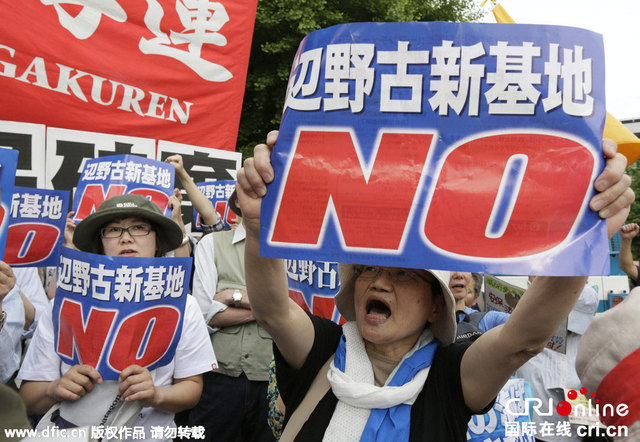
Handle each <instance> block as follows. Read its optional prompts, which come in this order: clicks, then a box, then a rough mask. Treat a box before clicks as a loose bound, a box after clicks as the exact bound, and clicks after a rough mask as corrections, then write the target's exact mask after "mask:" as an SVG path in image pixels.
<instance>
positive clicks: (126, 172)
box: [72, 155, 175, 223]
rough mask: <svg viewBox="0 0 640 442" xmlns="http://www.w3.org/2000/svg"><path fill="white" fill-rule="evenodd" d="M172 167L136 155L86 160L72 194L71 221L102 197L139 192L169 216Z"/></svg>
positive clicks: (89, 211) (97, 204) (91, 209)
mask: <svg viewBox="0 0 640 442" xmlns="http://www.w3.org/2000/svg"><path fill="white" fill-rule="evenodd" d="M174 181H175V168H174V167H173V165H171V164H167V163H165V162H162V161H157V160H151V159H148V158H145V157H140V156H137V155H112V156H107V157H102V158H96V159H93V160H88V161H87V162H86V163H85V165H84V168H83V169H82V174H81V175H80V181H79V182H78V188H77V189H76V193H75V195H74V197H73V207H72V209H73V211H74V212H75V214H74V216H73V220H74V221H75V222H76V223H79V222H80V221H82V220H83V219H85V218H86V217H87V216H89V215H91V214H92V213H93V212H95V211H96V209H97V208H98V207H100V204H102V203H103V202H104V201H105V200H108V199H109V198H112V197H114V196H118V195H124V194H135V195H142V196H144V197H146V198H148V199H150V200H151V201H153V202H154V203H156V204H157V205H158V207H160V209H161V210H162V211H163V212H164V213H165V215H167V216H171V213H170V212H171V210H170V208H169V207H168V203H169V197H170V196H171V195H173V189H174Z"/></svg>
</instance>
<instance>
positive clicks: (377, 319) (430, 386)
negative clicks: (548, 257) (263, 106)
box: [0, 133, 640, 441]
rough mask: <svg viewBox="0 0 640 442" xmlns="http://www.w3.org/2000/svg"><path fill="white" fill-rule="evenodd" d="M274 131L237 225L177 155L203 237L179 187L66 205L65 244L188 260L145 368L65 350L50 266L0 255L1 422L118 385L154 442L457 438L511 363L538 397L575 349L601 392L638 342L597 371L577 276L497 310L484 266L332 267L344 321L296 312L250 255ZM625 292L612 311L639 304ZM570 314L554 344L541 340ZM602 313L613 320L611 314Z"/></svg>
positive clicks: (237, 207) (611, 152)
mask: <svg viewBox="0 0 640 442" xmlns="http://www.w3.org/2000/svg"><path fill="white" fill-rule="evenodd" d="M276 137H277V134H276V133H271V134H269V137H268V140H267V141H268V143H267V144H265V145H260V146H257V147H256V150H255V156H254V157H253V158H251V159H249V160H247V161H246V162H245V166H244V168H243V169H241V170H240V171H239V173H238V182H237V188H236V192H234V193H233V195H231V197H230V198H229V202H228V203H229V206H230V208H231V210H232V211H233V213H235V215H236V218H235V221H234V223H233V226H232V229H231V230H225V229H224V222H223V220H222V217H221V216H220V215H219V214H217V213H216V211H215V210H214V208H213V205H212V204H211V202H210V201H209V200H208V199H207V198H206V197H205V196H204V195H203V194H202V193H201V192H200V190H199V189H198V188H197V186H196V185H195V183H194V182H193V180H192V179H191V178H190V177H189V174H188V173H187V171H186V170H185V168H184V166H183V162H182V158H181V157H180V155H174V156H172V157H169V158H168V159H167V160H166V161H167V162H168V163H171V164H173V165H174V166H175V171H176V176H177V177H178V178H179V181H180V183H181V185H182V188H183V189H184V190H185V191H186V193H187V195H188V197H189V199H190V201H191V203H192V204H193V206H194V208H195V209H196V210H197V211H198V213H199V214H200V216H201V225H202V230H203V235H202V237H201V238H197V239H196V237H195V236H194V235H189V234H188V233H189V232H187V231H186V229H185V226H184V224H183V223H182V216H181V192H180V191H179V190H178V189H176V191H175V193H174V195H173V196H172V197H171V199H170V201H169V206H170V207H171V209H172V216H171V218H169V217H165V216H164V215H163V214H162V212H161V210H160V209H159V208H158V207H157V206H156V205H155V204H154V203H153V202H150V201H148V200H147V199H145V198H143V197H136V196H135V195H123V196H120V197H114V198H111V199H109V200H107V201H105V202H104V203H103V204H102V205H101V206H100V207H99V208H98V209H97V211H96V212H95V213H94V214H92V215H90V216H88V217H87V218H85V219H84V220H83V221H81V222H80V223H79V224H78V225H75V223H74V222H73V221H72V220H71V217H69V219H68V222H67V230H66V232H65V238H64V245H65V246H66V247H69V248H75V249H78V250H81V251H84V252H89V253H97V254H102V255H108V256H131V257H148V258H152V257H157V256H165V255H173V256H185V257H186V256H191V257H193V279H192V282H191V284H190V290H189V293H190V295H189V296H188V300H187V304H186V308H185V319H184V321H185V322H184V324H185V325H184V327H183V330H182V337H181V339H180V341H179V344H178V348H177V350H176V355H175V356H174V359H173V360H172V362H171V363H170V364H169V365H167V366H164V367H160V368H159V369H157V370H154V372H153V373H151V372H150V371H149V370H147V369H146V368H144V367H140V366H137V365H132V366H130V367H128V368H126V369H125V370H124V371H122V373H121V375H120V378H119V380H118V381H103V380H102V378H101V375H100V373H99V372H98V371H97V370H96V368H95V367H92V366H90V365H83V364H80V365H74V366H69V365H67V364H65V363H63V362H62V361H61V360H60V359H59V357H58V356H57V354H56V353H55V351H54V344H53V336H52V335H53V318H52V308H51V304H52V300H53V297H54V296H55V285H56V275H55V272H51V271H50V269H36V268H26V269H21V268H20V269H19V268H12V267H11V266H9V265H8V264H6V263H4V262H1V261H0V307H1V309H2V316H1V318H0V320H1V327H2V329H1V330H0V355H1V357H0V377H1V378H2V383H3V384H4V385H2V389H1V390H0V391H1V392H2V400H0V404H2V406H3V407H5V408H6V407H9V408H8V409H7V412H6V414H5V416H6V418H5V419H2V418H1V417H0V420H3V421H4V423H3V424H2V427H3V428H11V427H13V428H20V427H24V428H26V427H29V426H33V427H36V426H37V427H38V428H40V429H42V428H46V427H47V426H56V427H58V428H72V427H76V426H79V427H82V426H89V427H90V426H92V425H97V424H98V423H99V422H95V421H94V420H93V419H94V417H93V416H94V415H96V414H98V415H99V414H100V413H101V411H100V410H101V408H100V407H103V406H106V407H110V406H111V407H112V408H113V404H111V403H110V401H109V400H108V399H109V398H113V397H114V396H116V395H117V397H118V399H119V402H118V405H117V406H116V407H118V408H117V412H116V413H114V414H115V415H117V416H116V417H115V418H114V420H112V421H110V422H111V424H113V425H117V426H139V427H143V428H144V429H145V430H144V433H145V435H146V438H147V439H148V440H160V439H158V438H151V437H150V434H151V428H152V427H154V426H155V427H157V426H164V427H167V428H169V427H175V426H176V425H177V426H178V427H180V426H184V427H191V428H196V427H197V428H202V433H198V436H197V437H198V438H199V437H200V436H202V437H203V438H204V439H205V440H215V441H238V440H247V441H249V440H251V441H269V440H304V441H308V440H335V441H342V440H360V437H362V438H363V440H374V439H375V440H434V441H458V440H466V439H467V424H468V422H469V421H470V419H471V417H472V415H474V414H482V413H486V412H488V411H489V410H490V409H491V407H492V406H493V404H494V400H495V398H496V396H497V395H498V394H499V392H500V390H501V388H502V387H503V385H504V384H505V382H507V380H508V379H509V378H510V377H511V376H513V375H514V374H515V375H516V376H517V377H520V378H523V379H525V380H527V381H528V382H530V383H531V385H532V389H533V392H534V396H535V397H539V398H541V399H543V400H546V398H547V397H550V393H549V390H550V389H551V388H552V387H566V388H571V389H579V388H580V386H581V385H583V384H581V379H580V378H579V377H578V376H579V375H580V374H581V373H580V372H579V371H580V370H581V369H580V368H579V371H578V372H577V371H576V369H575V361H576V359H578V360H579V361H581V360H582V361H583V362H582V365H581V366H580V365H579V366H580V367H584V370H583V371H584V372H586V373H587V377H588V378H589V380H590V381H591V382H593V383H594V385H593V386H592V387H590V388H593V389H594V390H593V391H595V390H596V389H597V386H598V385H599V384H600V383H601V382H604V381H603V378H605V379H606V376H605V375H606V374H607V373H608V372H609V371H612V370H614V369H615V367H616V365H617V364H619V363H621V361H622V360H624V359H625V358H626V357H627V356H628V355H629V354H633V352H634V351H635V352H636V353H637V350H636V348H637V347H638V345H637V344H635V347H634V344H628V343H627V344H626V346H625V347H624V348H625V350H624V351H622V354H619V353H616V352H615V351H612V352H611V353H612V354H610V355H609V357H608V358H604V359H606V363H607V364H608V365H607V366H606V368H603V369H602V370H604V372H602V370H601V371H598V370H597V368H594V366H593V364H594V362H593V361H594V360H595V359H597V357H599V358H600V359H603V357H602V356H601V355H600V356H597V357H596V356H594V354H596V353H597V351H596V350H597V349H598V348H599V347H598V346H600V345H604V346H607V343H606V342H604V343H601V342H595V341H597V337H596V338H591V341H590V342H591V343H590V344H589V346H588V354H587V355H586V356H584V353H585V352H584V351H583V356H582V359H581V355H580V349H579V347H580V346H581V344H580V341H581V336H583V335H584V336H587V335H589V334H590V333H589V330H588V328H589V326H590V322H591V320H592V319H593V317H594V313H595V309H596V306H597V301H598V299H597V295H596V294H595V292H594V291H593V289H592V288H590V287H589V286H588V285H585V284H586V277H572V278H553V277H535V278H532V279H531V282H530V285H529V287H528V289H527V291H526V292H525V295H524V296H523V298H522V300H521V302H519V303H518V305H517V306H516V308H515V310H514V311H513V313H512V314H506V313H499V312H495V311H487V306H486V305H484V302H483V296H482V287H483V281H482V275H481V274H477V273H474V274H472V273H465V272H444V271H435V270H421V269H401V268H387V267H379V266H370V265H352V264H348V263H340V264H339V274H340V282H341V288H340V291H339V293H338V294H337V295H336V298H335V302H336V306H337V307H338V310H339V311H340V313H341V315H342V317H343V318H344V319H345V320H346V321H347V322H346V324H344V325H342V326H340V325H338V324H336V323H334V322H332V321H330V320H328V319H324V318H319V317H316V316H313V315H311V314H310V313H309V312H307V311H304V310H303V309H302V308H300V306H299V305H298V304H296V303H295V302H293V300H291V299H290V297H289V296H288V288H287V279H286V274H285V271H284V267H283V264H282V261H281V260H276V259H271V258H264V257H260V256H259V254H258V243H259V232H260V204H261V199H262V197H263V196H264V195H265V193H266V184H267V183H269V182H270V181H271V180H272V179H273V171H272V169H271V165H270V149H271V146H272V145H273V144H274V142H275V139H276ZM604 152H605V156H606V157H607V159H608V161H607V167H606V168H605V170H604V172H603V173H602V175H601V177H604V178H605V179H603V180H600V185H598V184H596V190H597V191H598V193H597V195H596V196H595V197H594V200H593V201H597V200H600V204H598V205H599V207H600V213H601V214H605V216H604V218H606V220H607V223H608V228H609V233H610V235H612V234H613V233H615V232H616V231H618V229H619V228H620V226H621V224H622V222H623V220H624V218H625V217H626V214H627V213H628V210H629V205H630V204H631V202H632V200H633V194H632V192H631V191H630V190H629V188H628V186H629V183H628V181H627V180H626V178H625V176H624V175H623V172H624V164H623V163H622V162H621V161H620V158H619V155H616V154H615V146H613V147H612V146H611V145H610V144H609V143H605V144H604ZM603 182H604V183H605V184H602V183H603ZM596 183H598V181H596ZM637 233H638V228H637V225H628V226H624V227H622V230H621V234H622V238H623V244H626V245H628V243H630V241H631V239H632V238H633V237H634V236H635V235H636V234H637ZM624 241H626V242H627V243H624ZM623 247H625V246H623ZM623 251H624V253H625V256H624V258H623V257H622V255H621V260H620V262H621V266H624V267H623V269H624V270H625V271H627V273H628V274H629V276H630V277H631V278H632V280H634V281H635V280H637V279H638V267H635V266H634V265H633V264H631V265H629V263H628V261H629V259H631V261H632V258H631V255H630V247H628V249H627V248H624V249H623ZM627 251H628V253H627ZM621 253H622V251H621ZM631 298H632V297H630V299H629V301H632V299H631ZM636 298H637V296H636ZM633 302H635V304H637V301H636V300H633ZM635 304H632V302H627V303H626V304H625V303H623V304H621V306H622V307H620V306H619V307H616V310H622V309H623V308H624V306H629V305H631V306H632V307H633V308H636V310H637V306H635ZM637 313H638V312H637V311H635V313H634V314H635V315H636V316H635V317H636V318H637ZM634 314H632V315H631V317H634ZM567 317H568V326H567V329H568V339H567V350H566V353H564V354H561V353H558V352H555V351H553V350H549V349H545V345H546V342H547V341H548V340H549V338H550V336H551V335H552V334H553V333H554V332H555V330H556V329H557V328H558V326H559V325H560V324H561V323H562V321H564V320H565V319H566V318H567ZM630 320H631V319H629V318H623V319H619V318H618V319H617V321H630ZM637 323H640V322H638V321H637V320H636V321H635V322H634V324H637ZM607 324H608V326H609V327H611V328H612V329H613V328H614V327H617V326H619V325H620V323H618V324H616V323H615V320H612V319H609V321H608V322H607ZM624 324H625V325H624V326H625V327H626V326H627V322H625V323H624ZM634 327H636V326H635V325H634ZM629 333H633V332H629ZM592 334H593V333H592ZM620 335H622V333H620ZM636 336H637V335H636ZM617 338H618V339H622V340H624V339H623V337H621V336H618V337H617ZM636 359H637V358H636ZM212 366H213V367H214V370H212V369H211V368H212ZM614 371H615V370H614ZM594 373H595V374H594ZM625 373H629V370H628V369H627V371H625ZM594 378H595V380H593V379H594ZM12 390H13V391H12ZM268 390H269V392H268ZM16 391H19V395H20V398H18V397H17V396H16ZM105 398H106V399H105ZM269 398H270V399H271V401H270V400H269ZM553 398H554V400H556V401H559V400H561V399H562V398H558V397H556V396H554V397H553ZM94 408H95V409H97V411H96V412H95V413H92V412H90V411H92V409H94ZM110 411H111V410H110ZM22 416H23V417H24V419H22V418H21V417H22ZM27 416H28V419H29V420H27ZM557 418H558V417H557V416H556V419H557ZM195 434H196V433H192V436H194V437H195ZM165 436H167V435H165ZM182 438H187V437H186V436H185V435H182ZM0 439H1V437H0ZM164 439H165V440H170V439H181V435H180V434H178V433H177V432H176V433H175V434H171V433H168V436H167V437H164ZM537 439H538V440H549V441H552V440H605V439H603V438H601V439H597V438H593V439H586V438H577V437H576V438H565V439H562V438H545V437H537ZM35 440H37V439H35ZM105 440H106V439H105ZM628 440H634V439H628Z"/></svg>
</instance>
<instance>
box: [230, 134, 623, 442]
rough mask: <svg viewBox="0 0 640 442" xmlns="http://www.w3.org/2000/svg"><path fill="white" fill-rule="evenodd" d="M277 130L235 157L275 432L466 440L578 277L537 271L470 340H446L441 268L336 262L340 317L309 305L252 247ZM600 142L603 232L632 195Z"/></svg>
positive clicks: (448, 309)
mask: <svg viewBox="0 0 640 442" xmlns="http://www.w3.org/2000/svg"><path fill="white" fill-rule="evenodd" d="M276 138H277V133H276V132H272V133H270V134H269V136H268V138H267V144H263V145H258V146H256V148H255V149H254V157H253V158H249V159H247V160H245V162H244V167H243V168H242V169H241V170H240V171H239V172H238V176H237V186H236V190H237V191H238V198H239V201H240V207H241V208H242V213H243V220H244V225H245V228H246V231H247V236H246V240H245V241H246V245H245V271H246V282H247V292H248V295H249V298H250V302H251V308H252V311H253V315H254V317H255V318H256V320H257V321H258V322H259V323H260V324H261V325H263V326H264V327H265V329H266V330H267V331H268V332H269V333H270V335H271V336H272V337H273V340H274V343H275V347H274V354H275V358H276V373H277V380H278V388H279V390H280V393H281V395H282V398H283V400H284V403H285V406H286V417H285V425H286V426H285V429H284V432H283V438H282V439H281V440H292V439H293V438H296V439H297V440H305V441H314V440H325V441H326V440H340V441H347V440H361V439H363V440H370V439H379V440H422V441H424V440H434V441H445V440H446V441H463V440H466V429H467V423H468V422H469V418H470V417H471V415H472V414H473V413H483V412H484V411H486V410H487V409H488V408H489V407H490V406H491V404H492V403H493V400H494V398H495V396H496V394H497V392H498V391H499V390H500V388H501V387H502V386H503V385H504V383H505V382H506V381H507V380H508V379H509V377H510V376H511V374H512V373H513V372H514V371H515V370H516V369H517V368H519V367H520V366H521V365H522V364H523V363H524V362H526V361H527V360H528V359H530V358H531V357H532V356H533V355H535V354H537V353H539V352H540V351H541V350H542V349H543V348H544V347H545V345H546V343H547V341H548V340H549V338H550V337H551V335H552V334H553V333H554V332H555V330H556V329H557V328H558V326H559V325H560V323H561V322H562V321H563V320H564V318H566V316H567V315H568V314H569V312H570V311H571V309H572V307H573V305H574V304H575V302H576V300H577V298H578V296H579V294H580V292H581V291H582V287H583V286H584V284H585V282H586V277H538V278H536V279H535V281H534V282H533V283H532V284H531V286H530V287H529V289H528V290H527V296H526V298H525V301H524V302H521V303H519V304H518V306H517V307H516V309H515V310H514V312H513V313H512V314H511V316H510V317H509V319H508V320H507V322H505V324H503V325H502V326H500V327H496V328H493V329H491V330H489V331H488V332H486V333H484V334H483V335H482V336H480V337H479V338H478V339H477V340H475V341H474V342H473V343H460V344H454V343H453V341H454V339H455V334H456V321H455V302H454V299H453V295H452V294H451V291H450V290H449V287H448V284H449V277H448V275H447V274H446V273H443V272H440V271H432V270H422V269H403V268H390V267H378V266H372V265H366V264H365V265H351V264H339V273H340V282H341V288H340V291H339V293H338V294H337V295H336V298H335V300H336V305H337V308H338V310H339V311H340V313H341V314H342V316H343V317H344V318H345V319H346V320H347V321H348V322H347V323H346V324H344V326H340V325H337V324H335V323H333V322H331V321H329V320H324V319H322V318H319V317H316V316H313V315H310V314H308V313H306V312H305V311H304V310H303V309H302V308H301V307H300V306H298V305H297V304H296V303H295V302H294V301H293V300H291V299H290V298H289V296H288V287H287V278H286V272H285V267H284V264H283V262H282V261H281V260H278V259H273V258H265V257H261V256H260V255H259V232H260V207H261V202H262V197H263V196H264V195H265V194H266V192H267V184H268V183H270V182H271V181H272V180H273V176H274V172H273V168H272V167H271V161H270V153H271V147H270V146H273V144H274V143H275V140H276ZM603 151H604V152H605V156H606V157H607V166H606V167H605V169H604V171H603V172H602V174H601V175H600V176H599V177H598V178H597V179H596V182H595V188H596V190H597V194H596V195H595V196H594V197H593V198H592V200H591V202H590V204H591V208H592V209H594V210H599V211H600V214H601V215H604V217H605V218H607V221H608V227H609V232H611V234H613V233H612V232H615V231H616V230H617V229H618V228H619V226H620V225H621V224H622V222H623V220H624V218H625V217H626V215H627V213H628V210H629V205H630V204H631V202H632V201H633V198H634V196H633V191H632V190H630V189H629V182H630V180H629V178H628V177H626V176H625V175H624V168H625V166H626V159H625V158H624V157H622V155H619V154H616V153H615V151H616V146H615V144H614V143H612V142H610V141H605V143H604V146H603ZM465 294H466V292H465ZM324 367H328V368H324ZM324 370H327V378H326V379H327V380H328V382H329V385H327V386H326V388H324V391H323V388H319V390H320V391H321V392H320V394H318V389H316V388H313V389H312V388H311V385H312V384H313V383H315V381H318V382H319V383H322V382H323V379H324V376H325V375H324ZM319 372H320V373H319ZM391 387H401V388H391ZM312 391H313V394H311V392H312ZM308 393H309V396H307V394H308ZM309 397H312V399H309V400H308V401H307V402H305V404H304V407H302V406H300V405H301V403H302V402H303V401H305V400H306V399H308V398H309ZM299 406H300V411H298V408H299ZM304 409H308V410H310V411H309V412H308V414H307V413H305V412H304ZM290 425H295V427H292V429H291V430H289V428H288V427H289V426H290ZM285 436H286V439H285Z"/></svg>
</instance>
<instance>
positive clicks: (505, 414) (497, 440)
mask: <svg viewBox="0 0 640 442" xmlns="http://www.w3.org/2000/svg"><path fill="white" fill-rule="evenodd" d="M527 384H528V382H527V381H525V380H524V379H519V378H511V379H509V380H508V381H507V383H506V384H505V386H504V387H502V390H500V392H499V393H498V397H497V398H496V401H495V403H494V404H493V407H491V410H489V411H488V412H487V413H485V414H476V415H473V416H471V420H470V421H469V427H468V428H467V440H468V441H471V442H535V440H536V438H535V437H534V436H535V435H536V434H537V433H536V427H535V423H533V422H532V421H531V418H530V417H529V414H528V408H527V398H531V391H530V387H529V386H528V385H527ZM528 390H529V391H528Z"/></svg>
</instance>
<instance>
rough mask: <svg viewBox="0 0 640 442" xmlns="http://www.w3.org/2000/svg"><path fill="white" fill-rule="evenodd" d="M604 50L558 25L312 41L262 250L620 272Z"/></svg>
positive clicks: (436, 28) (380, 31)
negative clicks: (601, 190) (614, 266)
mask: <svg viewBox="0 0 640 442" xmlns="http://www.w3.org/2000/svg"><path fill="white" fill-rule="evenodd" d="M603 57H604V56H603V46H602V38H601V36H600V35H598V34H595V33H593V32H590V31H586V30H583V29H577V28H568V27H558V26H534V25H505V24H469V23H464V24H461V23H355V24H347V25H340V26H334V27H331V28H328V29H324V30H320V31H315V32H313V33H311V34H309V35H308V36H307V37H306V38H305V39H304V40H303V42H302V43H301V45H300V48H299V50H298V53H297V55H296V58H295V60H294V63H293V69H292V74H291V77H290V79H289V86H288V90H287V97H286V102H285V111H284V114H283V118H282V124H281V128H280V134H279V137H278V141H277V143H276V146H275V148H274V151H273V154H272V156H271V160H272V164H273V167H274V170H275V180H274V182H273V183H272V184H271V185H270V186H269V191H268V193H267V196H266V197H265V198H264V201H263V204H262V209H263V210H262V215H261V226H262V230H261V235H260V239H261V244H260V250H261V253H262V254H263V255H265V256H275V257H288V258H296V259H313V260H326V261H335V260H337V259H339V260H343V261H345V262H351V263H371V264H379V265H393V266H402V267H416V268H420V267H421V268H424V267H427V268H434V269H446V270H466V271H480V272H487V273H491V272H493V273H499V274H547V275H571V274H574V275H575V274H579V275H588V274H591V275H596V274H597V275H602V274H607V273H608V272H609V256H608V244H607V238H606V226H605V223H604V221H602V220H600V219H599V218H598V216H597V214H595V213H593V212H592V211H591V210H589V208H588V202H589V200H590V198H591V197H592V196H593V194H594V191H593V181H594V180H595V177H596V176H597V175H598V173H599V172H600V171H601V170H602V168H603V164H604V162H603V158H602V149H601V137H602V130H603V126H604V117H605V109H604V102H605V100H604V63H603ZM576 256H578V257H580V259H574V257H576ZM337 257H338V258H337Z"/></svg>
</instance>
